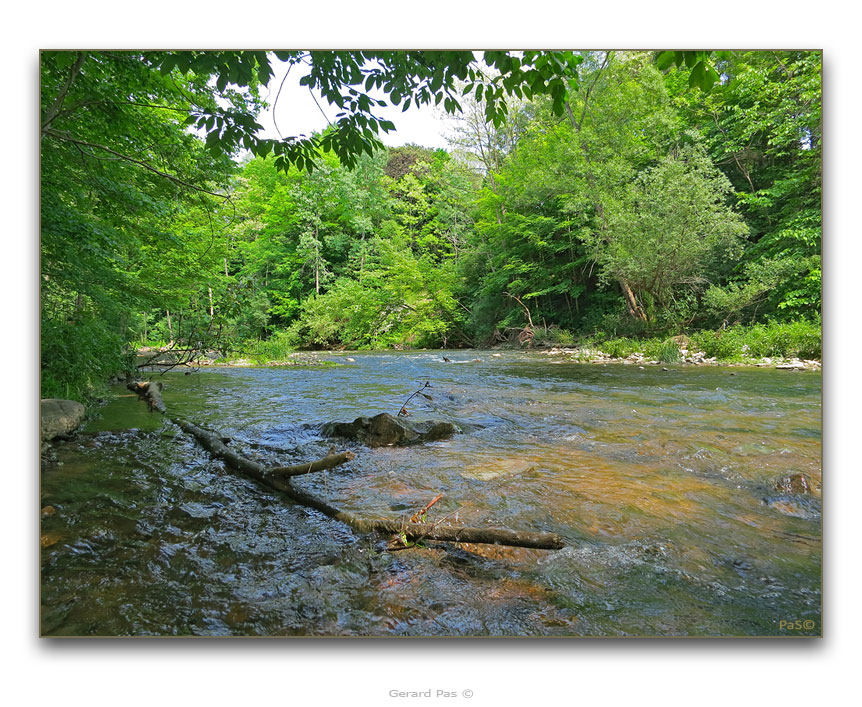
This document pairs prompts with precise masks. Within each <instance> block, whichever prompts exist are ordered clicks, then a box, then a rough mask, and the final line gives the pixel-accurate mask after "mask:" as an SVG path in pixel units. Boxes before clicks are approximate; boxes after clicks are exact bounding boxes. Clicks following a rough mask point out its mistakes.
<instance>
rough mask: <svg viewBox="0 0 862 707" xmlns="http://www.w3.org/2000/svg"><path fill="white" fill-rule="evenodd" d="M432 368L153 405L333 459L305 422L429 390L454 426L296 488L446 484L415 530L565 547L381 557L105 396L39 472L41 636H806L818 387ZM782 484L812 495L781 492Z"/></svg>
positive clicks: (685, 376) (813, 552) (212, 387)
mask: <svg viewBox="0 0 862 707" xmlns="http://www.w3.org/2000/svg"><path fill="white" fill-rule="evenodd" d="M447 355H448V356H449V358H452V359H453V362H452V363H445V362H443V360H442V356H441V354H440V353H439V352H434V353H430V352H424V353H409V354H352V357H353V358H354V359H355V363H350V364H347V365H344V366H340V367H337V368H328V369H312V368H308V369H299V368H290V369H211V370H205V371H203V372H202V373H200V374H198V375H194V376H184V375H182V374H181V373H178V374H173V373H169V374H167V375H166V376H165V377H164V378H163V380H165V391H164V396H165V401H166V404H167V405H168V407H169V409H170V410H171V411H172V412H174V413H176V414H178V415H181V416H185V417H187V418H189V419H191V420H194V421H196V422H198V423H200V424H203V425H207V426H210V427H211V428H214V429H219V430H221V431H223V432H224V433H226V434H228V435H229V436H231V437H232V438H233V439H234V442H233V444H234V445H236V446H238V447H239V448H241V449H243V450H244V451H245V452H246V453H247V454H248V455H250V456H253V457H256V458H258V459H260V460H262V461H266V460H270V461H272V462H275V461H276V460H277V461H278V462H279V463H291V462H296V461H299V460H302V459H309V458H312V457H317V456H320V455H321V454H323V453H325V452H326V450H327V449H328V448H329V445H330V442H329V441H327V440H323V439H321V438H320V433H319V425H320V424H321V423H323V422H327V421H330V420H352V419H353V418H355V417H357V416H359V415H370V414H376V413H378V412H390V413H393V414H394V413H395V412H397V410H398V409H399V408H400V406H401V404H402V403H403V402H404V400H405V399H406V398H407V397H408V396H409V395H410V393H412V392H413V391H414V390H416V389H417V388H418V387H419V386H421V385H422V384H423V383H424V382H425V381H426V380H427V381H430V383H431V386H432V389H431V390H430V392H431V393H432V397H433V400H432V401H425V400H423V401H422V402H421V404H420V403H419V402H417V400H416V399H414V400H413V401H412V402H411V413H412V415H413V419H426V418H435V419H446V420H451V421H453V422H456V423H457V424H459V425H460V426H461V427H462V428H463V429H464V430H465V432H464V434H460V435H456V436H455V437H453V438H452V439H450V440H445V441H441V442H435V443H431V444H428V445H424V446H420V447H411V448H382V449H375V450H370V449H366V448H360V449H359V450H357V451H358V454H357V458H356V459H355V460H354V461H353V462H351V463H350V464H348V465H346V466H344V467H341V468H339V469H335V470H330V471H329V472H327V473H326V474H315V475H311V476H308V477H302V479H301V480H300V481H298V483H300V484H302V485H304V486H306V487H308V488H311V489H313V490H314V491H315V493H318V494H321V495H325V496H326V497H327V498H329V499H330V500H331V501H333V502H334V503H335V504H336V505H340V506H342V507H344V508H349V509H352V510H356V511H362V512H364V513H367V514H369V515H388V516H390V517H395V518H397V517H399V516H400V515H401V514H404V513H407V512H409V511H410V510H411V509H413V510H415V509H417V508H420V507H422V506H424V505H425V504H426V503H427V502H428V501H429V500H431V498H433V496H434V495H435V494H436V493H438V492H441V491H442V492H443V493H444V497H443V499H442V500H441V501H440V502H439V503H438V504H436V505H435V506H434V508H433V511H432V514H431V519H432V520H434V519H437V518H440V517H443V516H446V517H447V518H448V519H450V520H451V521H452V522H460V523H464V524H470V525H485V524H487V525H495V526H506V527H511V528H517V529H523V530H546V531H552V532H556V533H559V534H560V535H562V536H563V537H564V538H565V539H566V540H567V542H568V543H569V546H568V547H567V548H566V549H564V550H561V551H557V552H548V551H541V550H523V549H511V548H499V547H489V546H482V545H476V546H466V545H462V546H458V547H454V546H444V545H432V546H430V547H426V548H411V549H407V550H402V551H398V552H387V551H385V550H384V544H383V543H382V542H381V540H380V538H374V537H368V536H363V535H358V534H356V533H354V532H353V531H352V530H351V529H350V528H349V527H347V526H345V525H343V524H341V523H338V522H334V521H331V520H329V519H327V518H325V517H323V516H322V515H321V514H319V513H317V512H316V511H313V510H310V509H306V508H303V507H300V506H296V505H294V504H292V503H290V502H289V501H287V500H285V499H284V498H283V497H281V496H280V495H279V494H278V493H276V492H274V491H271V490H269V489H266V488H263V487H261V486H259V485H257V484H256V483H255V482H253V481H251V480H249V479H246V478H244V477H241V476H238V475H236V474H234V473H232V472H229V471H225V470H224V468H223V466H222V465H221V463H219V462H216V461H213V460H212V459H210V458H209V457H208V456H207V455H206V454H204V453H203V452H202V451H201V450H200V449H199V448H198V447H197V446H196V445H195V444H194V442H193V441H192V440H191V439H190V438H189V437H187V436H186V435H184V434H182V433H180V432H179V430H178V429H177V428H175V427H173V426H172V425H171V424H170V423H168V422H166V421H165V420H164V419H162V418H161V417H159V416H157V415H151V414H149V413H147V412H146V408H145V406H144V405H142V404H141V403H139V402H138V401H137V399H136V398H135V397H134V396H131V395H126V394H125V393H126V391H124V390H123V389H121V388H118V389H117V391H116V394H117V397H116V398H114V399H112V400H111V401H110V402H109V403H108V404H107V405H106V406H105V407H104V408H103V409H102V410H101V417H99V419H97V420H95V421H93V422H91V423H90V425H89V426H88V428H87V429H86V434H84V435H82V436H81V437H79V438H78V439H76V440H75V441H73V442H70V443H67V444H65V445H62V446H61V447H59V449H58V456H59V458H60V460H61V461H62V465H59V466H49V467H46V469H45V470H44V472H43V474H42V505H43V506H52V507H53V509H55V511H54V512H53V513H52V514H51V513H48V514H45V515H43V518H42V545H43V550H42V604H43V606H42V631H43V633H44V634H47V635H130V634H131V635H143V634H151V635H152V634H155V635H176V634H195V635H236V634H241V635H273V634H275V635H297V634H315V635H477V634H478V635H489V634H490V635H781V634H784V633H787V631H785V630H781V629H780V628H779V621H780V620H784V621H797V620H799V621H809V622H810V623H809V624H806V625H808V626H810V629H803V630H802V631H796V632H794V633H797V634H798V633H807V634H819V633H820V562H821V542H820V483H821V466H820V463H821V406H820V388H821V378H820V374H819V373H813V372H785V371H774V370H762V369H745V370H742V369H733V370H731V369H728V368H693V367H684V368H683V367H679V368H672V367H671V369H670V370H661V368H659V367H647V368H645V369H639V368H637V367H632V366H622V365H606V366H602V365H587V364H558V363H551V362H549V361H548V360H547V358H546V357H544V356H542V355H540V354H521V353H504V354H503V355H502V356H501V357H496V358H490V357H488V356H487V355H484V356H483V355H482V354H480V357H481V358H483V361H481V362H477V363H474V362H470V359H471V358H474V357H475V354H473V353H472V352H471V353H469V354H465V353H462V352H449V353H447ZM332 358H333V360H338V358H339V357H337V356H333V357H332ZM341 360H343V359H341ZM461 361H463V363H460V362H461ZM793 474H804V475H805V476H806V477H807V479H808V480H810V485H809V491H810V493H807V494H799V493H789V492H788V489H787V488H779V487H778V486H777V485H776V483H777V481H778V480H779V479H780V478H781V477H784V476H787V475H793Z"/></svg>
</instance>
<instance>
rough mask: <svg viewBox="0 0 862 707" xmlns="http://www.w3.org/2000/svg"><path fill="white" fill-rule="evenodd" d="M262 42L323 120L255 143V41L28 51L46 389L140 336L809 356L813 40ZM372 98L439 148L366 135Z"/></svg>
mask: <svg viewBox="0 0 862 707" xmlns="http://www.w3.org/2000/svg"><path fill="white" fill-rule="evenodd" d="M277 56H278V58H279V59H281V60H283V61H287V62H289V63H291V64H292V65H293V66H295V67H298V68H296V71H297V72H300V71H302V70H304V71H306V75H305V76H304V77H303V78H302V79H301V82H303V83H304V84H305V85H308V86H309V87H315V88H318V89H319V90H320V91H321V93H322V94H323V95H324V97H325V98H326V99H327V100H328V101H329V102H330V104H332V105H334V106H335V107H336V108H339V109H341V113H339V114H338V116H337V118H336V120H335V122H334V123H333V124H332V125H331V126H330V127H329V128H327V129H326V130H325V131H323V132H322V133H319V134H315V135H311V136H297V137H293V138H288V139H286V140H282V141H275V140H264V139H262V138H259V137H257V136H256V130H257V127H259V126H257V123H256V121H255V117H256V116H257V115H258V114H259V113H260V112H261V111H262V110H264V109H265V107H266V104H265V102H264V100H263V99H262V97H261V96H262V89H263V87H264V86H265V85H266V84H267V82H268V81H269V80H270V79H271V76H272V69H271V67H270V63H271V62H272V61H274V57H273V55H267V54H266V53H264V52H155V53H153V52H150V53H140V52H44V53H43V54H42V57H41V86H42V142H41V153H42V163H41V263H42V278H41V295H42V297H41V333H42V396H43V397H60V398H69V399H75V400H81V401H86V400H87V399H88V398H91V397H92V396H95V395H98V393H99V391H100V389H101V388H102V386H103V385H104V382H105V381H106V380H107V379H108V378H109V377H110V376H111V375H113V374H115V373H117V372H118V371H121V370H124V369H125V370H129V369H131V367H132V366H133V363H134V362H133V358H132V356H133V353H134V351H135V349H137V348H140V347H143V346H149V347H160V348H166V349H168V350H169V351H170V352H171V354H172V356H173V357H174V358H173V359H172V360H173V361H174V362H176V361H180V362H185V363H193V362H194V361H196V360H198V359H199V358H200V356H201V355H202V353H203V352H205V351H215V352H216V354H215V355H216V356H219V357H222V358H223V359H225V360H229V359H231V358H234V359H235V358H247V359H248V360H250V361H252V362H257V363H265V362H267V361H279V360H285V359H286V358H287V357H288V355H289V354H290V352H292V351H294V350H296V349H332V348H339V349H344V348H346V349H386V348H450V349H451V348H482V347H490V346H497V345H510V346H516V347H529V346H540V345H549V346H557V347H562V348H569V347H571V348H572V350H579V351H584V350H596V349H599V350H601V351H602V352H603V353H605V354H607V355H609V356H613V357H618V358H625V357H627V356H630V355H631V354H633V353H635V352H640V353H642V354H643V355H644V357H645V358H647V359H653V360H657V361H663V362H674V361H678V360H680V356H681V354H680V349H687V350H688V351H689V352H700V353H702V355H703V356H702V358H713V357H714V358H716V359H717V360H720V361H736V362H744V361H751V360H754V359H760V358H763V357H770V358H775V357H778V358H790V357H799V358H803V359H819V357H820V303H821V302H820V296H821V295H820V292H821V270H820V242H821V118H820V109H821V81H820V74H821V54H820V53H819V52H812V51H757V52H753V51H733V52H718V53H713V54H709V55H707V54H704V53H702V52H612V51H607V52H528V53H527V54H525V55H520V56H519V55H516V54H514V53H511V52H486V53H485V62H486V65H485V66H482V67H480V66H479V65H478V64H476V62H475V61H474V59H473V55H472V53H469V52H466V53H465V52H365V53H362V52H311V53H307V52H278V53H277ZM698 87H700V88H698ZM375 89H376V90H378V93H377V94H375V93H373V91H374V90H375ZM700 89H705V90H700ZM706 89H708V90H706ZM271 95H276V91H272V92H271ZM379 95H383V96H384V98H385V100H386V101H388V102H389V103H390V104H392V105H396V106H402V107H404V108H406V107H408V106H409V105H410V103H411V101H412V102H414V103H416V104H424V105H429V106H432V105H439V106H440V109H441V110H446V111H448V112H449V113H451V114H453V115H455V116H457V120H458V127H457V129H456V130H455V131H454V132H453V134H452V135H451V139H450V148H449V149H448V150H441V149H428V148H425V147H422V146H418V145H406V146H403V147H394V148H384V147H383V146H382V144H381V143H380V141H379V139H378V134H379V133H380V132H387V131H389V130H391V129H392V128H393V127H394V126H393V125H392V123H389V122H388V121H386V120H383V119H380V118H377V117H375V116H374V109H375V107H376V106H377V105H379V102H381V101H382V100H383V99H381V98H379V97H378V96H379ZM683 336H684V337H685V338H684V339H683V338H681V337H683ZM681 342H683V343H681Z"/></svg>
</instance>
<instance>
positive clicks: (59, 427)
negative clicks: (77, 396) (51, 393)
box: [39, 398, 86, 443]
mask: <svg viewBox="0 0 862 707" xmlns="http://www.w3.org/2000/svg"><path fill="white" fill-rule="evenodd" d="M85 414H86V408H84V406H83V405H81V403H78V402H75V401H74V400H58V399H56V398H46V399H45V400H42V404H41V410H40V418H41V423H40V426H39V436H40V438H41V441H42V442H43V443H45V442H47V441H49V440H52V439H54V438H55V437H57V436H58V435H65V434H69V433H70V432H72V431H74V430H75V428H76V427H78V425H80V424H81V423H82V422H83V421H84V415H85Z"/></svg>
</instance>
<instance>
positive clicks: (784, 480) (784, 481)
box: [775, 474, 813, 494]
mask: <svg viewBox="0 0 862 707" xmlns="http://www.w3.org/2000/svg"><path fill="white" fill-rule="evenodd" d="M775 490H776V491H780V492H782V493H792V494H797V493H812V492H813V491H812V484H811V479H809V478H808V476H807V475H806V474H788V475H787V476H782V477H781V478H779V479H777V480H776V481H775Z"/></svg>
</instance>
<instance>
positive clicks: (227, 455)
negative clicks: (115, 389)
mask: <svg viewBox="0 0 862 707" xmlns="http://www.w3.org/2000/svg"><path fill="white" fill-rule="evenodd" d="M150 388H155V389H156V390H155V391H154V392H155V393H156V394H157V395H158V400H159V401H161V395H160V393H161V388H160V387H159V386H158V384H157V385H151V384H149V383H141V384H136V385H135V386H134V387H133V386H132V385H131V384H130V385H129V389H130V390H134V391H135V392H137V393H138V395H140V396H141V397H142V398H143V399H144V400H147V402H148V403H150V394H151V393H150ZM151 409H159V408H156V407H155V406H153V405H151ZM160 411H161V412H163V414H165V416H166V417H167V418H168V419H169V420H170V421H171V422H172V423H174V424H175V425H177V427H179V428H180V429H181V430H183V431H184V432H186V433H188V434H190V435H192V436H193V437H194V438H195V439H196V440H197V441H198V443H199V444H200V445H201V446H202V447H204V449H206V450H207V451H208V452H210V454H212V455H213V456H214V457H216V458H218V459H221V460H222V461H224V462H225V464H227V465H228V466H229V467H231V468H233V469H235V470H237V471H240V472H242V473H243V474H246V475H247V476H250V477H251V478H253V479H255V480H257V481H259V482H260V483H262V484H264V485H266V486H269V487H270V488H272V489H275V490H276V491H281V492H282V493H284V494H286V495H287V496H289V497H290V498H291V499H293V500H294V501H295V502H296V503H299V504H301V505H303V506H308V507H309V508H314V509H316V510H318V511H320V512H321V513H323V514H325V515H327V516H328V517H330V518H332V519H333V520H338V521H341V522H343V523H346V524H347V525H349V526H351V527H352V528H353V529H354V530H356V531H358V532H360V533H372V532H383V533H388V534H396V535H399V536H402V537H404V538H406V539H407V540H410V541H413V542H415V541H417V540H439V541H448V542H459V543H486V544H493V545H508V546H512V547H526V548H536V549H541V550H559V549H561V548H563V547H565V543H564V542H563V539H562V538H561V537H560V536H559V535H557V534H555V533H542V532H529V531H519V530H509V529H508V528H477V527H470V526H458V525H436V524H434V523H408V522H406V521H402V520H392V519H389V518H369V517H363V516H359V515H356V514H354V513H351V512H349V511H344V510H342V509H340V508H337V507H335V506H333V505H331V504H330V503H328V502H327V501H325V500H323V499H321V498H318V497H317V496H314V495H312V494H309V493H307V492H305V491H303V490H301V489H298V488H296V487H295V486H293V484H291V478H292V477H293V476H297V475H300V474H307V473H310V472H312V471H318V470H322V469H327V468H331V467H332V466H335V465H337V464H341V463H344V462H345V461H349V460H350V459H353V457H354V455H353V454H352V453H351V452H341V453H339V454H333V453H331V452H330V454H327V456H325V457H323V458H322V459H318V460H316V461H314V462H309V463H305V464H296V465H293V466H287V467H284V466H283V467H266V466H264V465H263V464H259V463H258V462H256V461H253V460H251V459H249V458H247V457H244V456H243V455H242V454H239V453H238V452H236V451H235V450H233V449H231V448H230V447H228V446H227V445H226V444H225V442H224V441H223V439H224V438H223V437H222V436H221V435H219V434H217V433H215V432H211V431H209V430H205V429H203V428H202V427H199V426H198V425H195V424H193V423H191V422H188V421H187V420H183V419H181V418H178V417H173V416H171V415H167V414H166V413H164V405H162V409H161V410H160ZM315 466H316V468H313V467H315ZM430 505H431V504H429V507H430Z"/></svg>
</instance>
